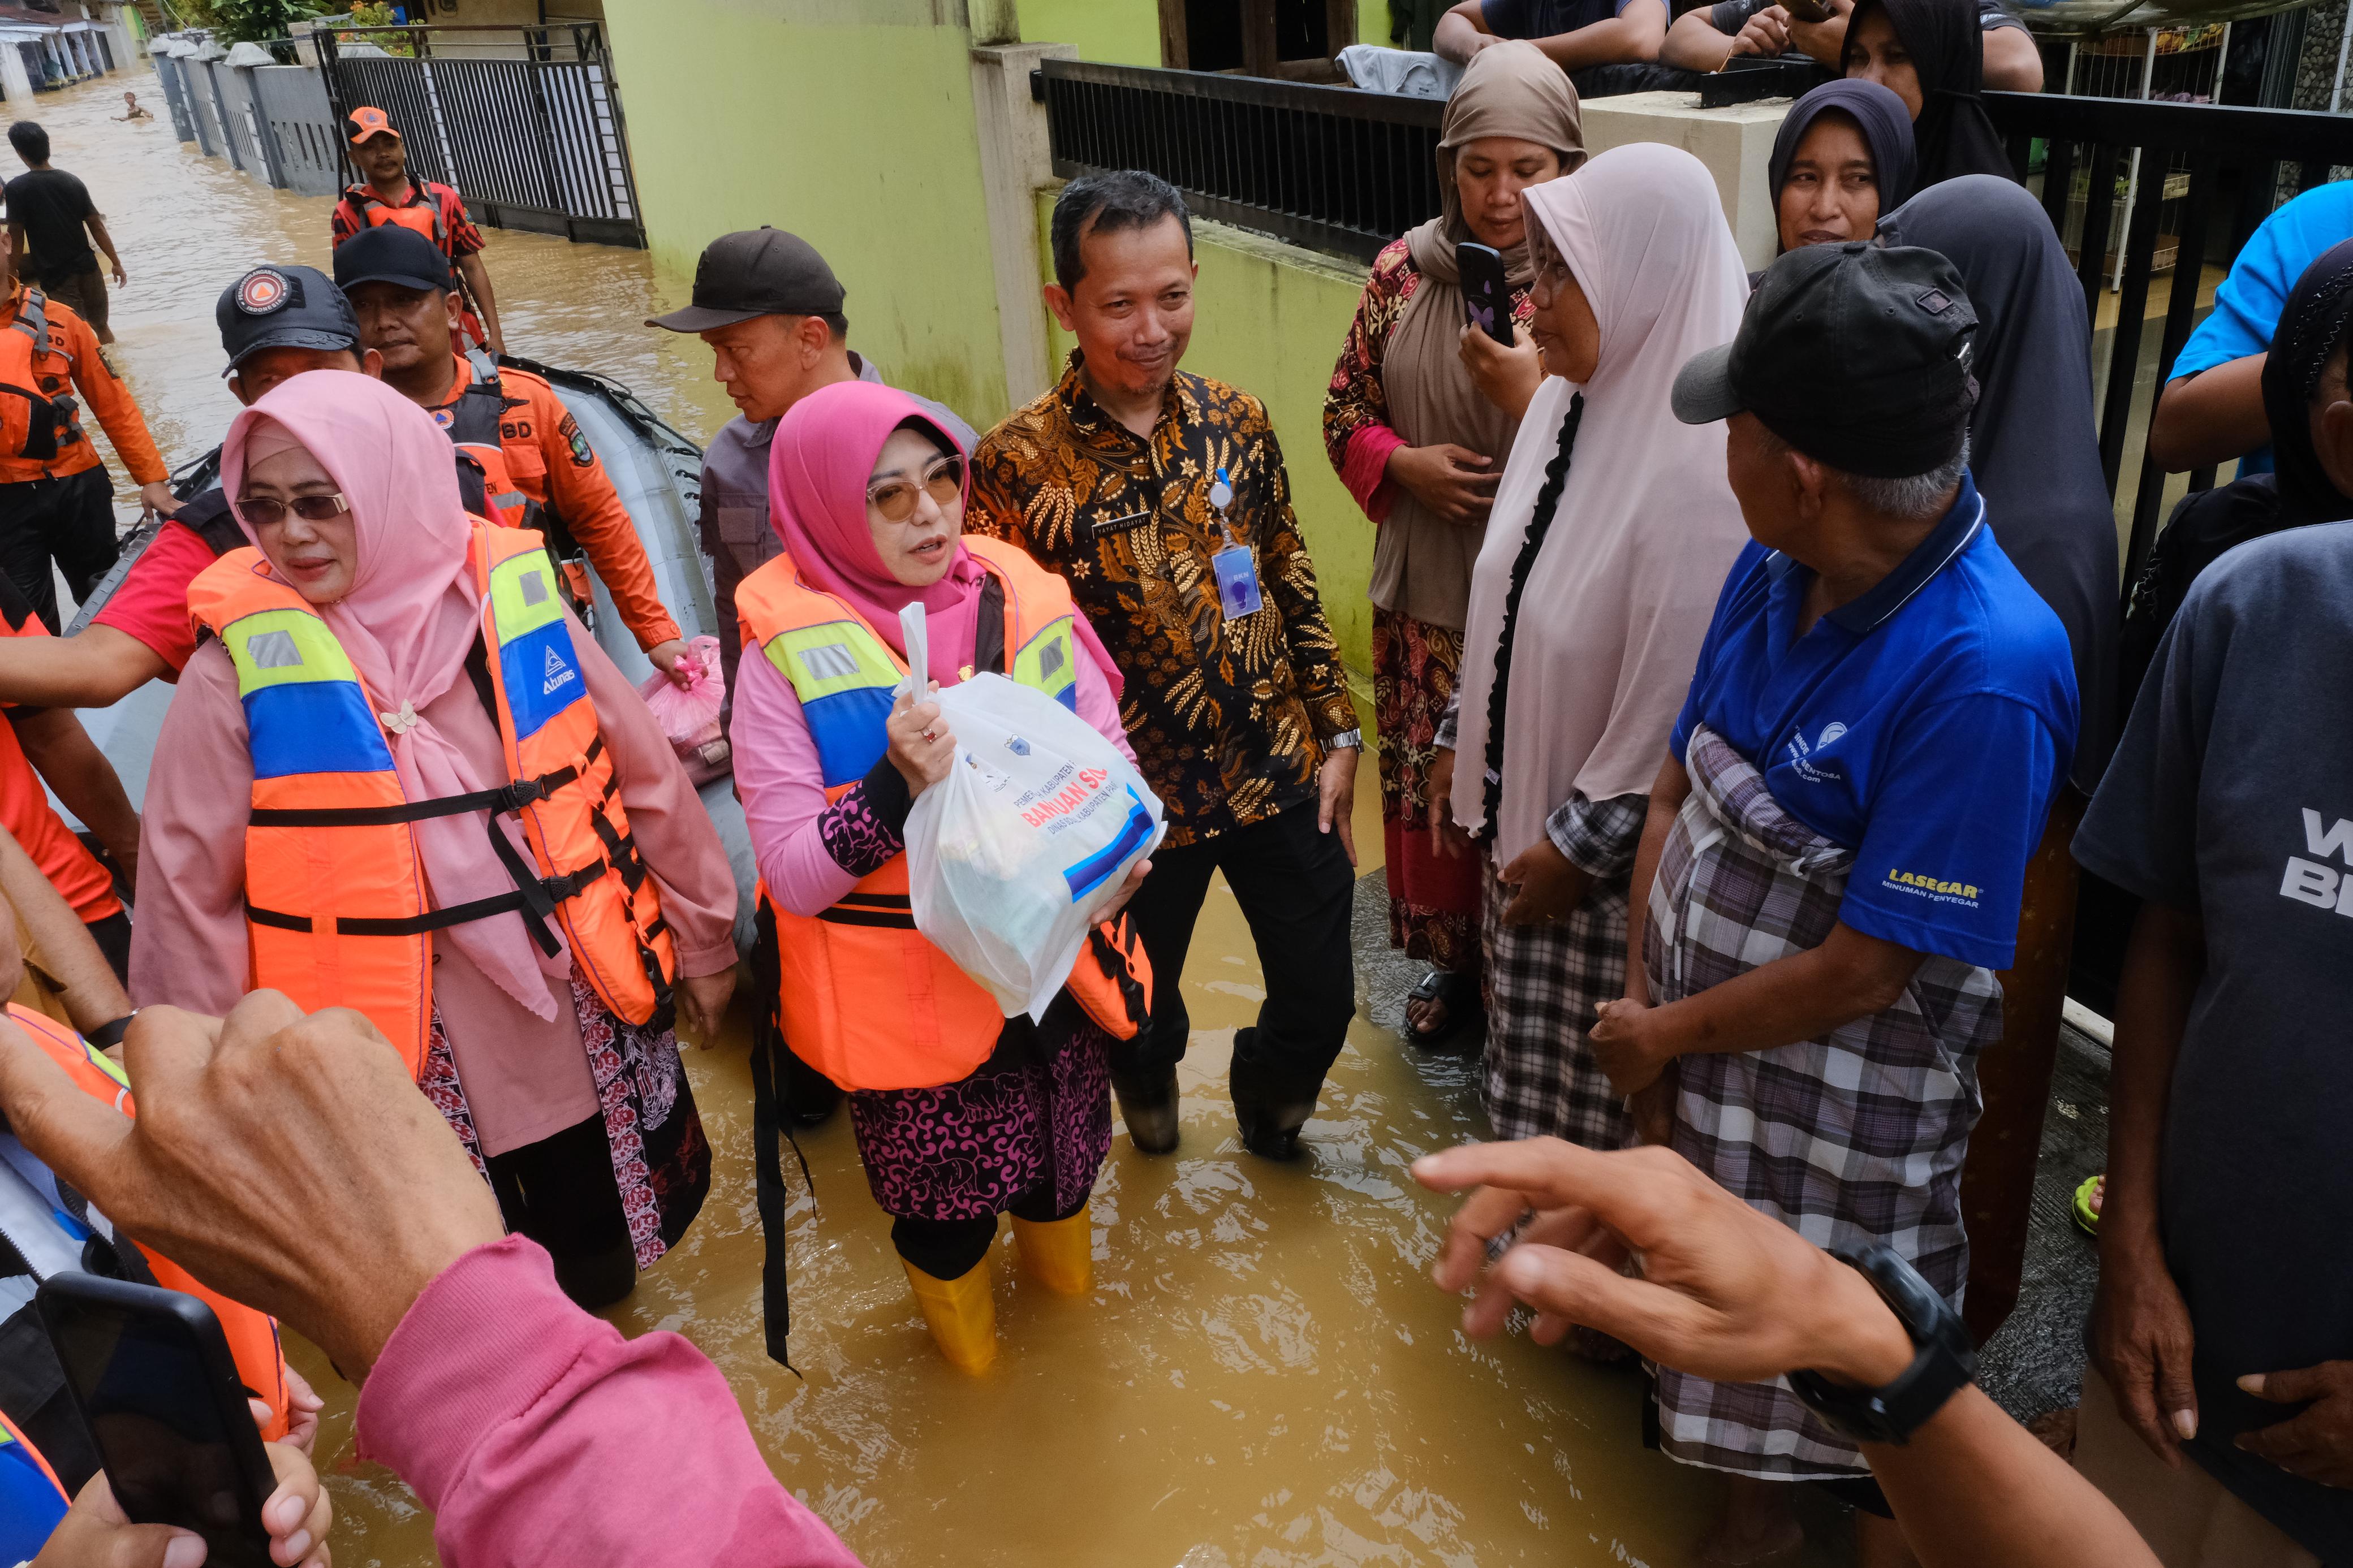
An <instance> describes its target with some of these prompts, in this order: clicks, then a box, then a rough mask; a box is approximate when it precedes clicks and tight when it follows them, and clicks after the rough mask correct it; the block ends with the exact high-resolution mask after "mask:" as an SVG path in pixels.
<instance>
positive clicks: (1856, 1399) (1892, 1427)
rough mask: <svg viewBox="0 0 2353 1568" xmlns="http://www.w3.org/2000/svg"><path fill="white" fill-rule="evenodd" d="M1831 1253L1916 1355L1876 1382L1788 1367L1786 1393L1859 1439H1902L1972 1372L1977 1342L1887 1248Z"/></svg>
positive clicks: (1975, 1370)
mask: <svg viewBox="0 0 2353 1568" xmlns="http://www.w3.org/2000/svg"><path fill="white" fill-rule="evenodd" d="M1831 1257H1832V1258H1837V1259H1838V1260H1839V1261H1840V1262H1841V1263H1843V1264H1845V1265H1847V1266H1848V1267H1849V1268H1853V1269H1854V1270H1856V1271H1857V1272H1858V1273H1860V1274H1861V1275H1862V1277H1863V1278H1864V1279H1868V1280H1870V1281H1871V1285H1872V1289H1874V1290H1877V1291H1878V1292H1879V1299H1880V1300H1883V1301H1884V1302H1886V1303H1887V1308H1888V1310H1890V1311H1892V1312H1894V1314H1895V1321H1897V1322H1899V1323H1902V1324H1903V1325H1904V1331H1905V1333H1907V1334H1909V1335H1911V1336H1912V1343H1913V1344H1914V1345H1915V1346H1916V1347H1917V1349H1918V1353H1917V1354H1915V1355H1914V1356H1913V1358H1912V1364H1911V1365H1910V1366H1907V1367H1905V1369H1904V1371H1903V1372H1902V1373H1900V1374H1899V1375H1898V1376H1897V1377H1896V1379H1895V1381H1894V1382H1893V1383H1890V1384H1886V1385H1885V1386H1883V1387H1880V1388H1847V1387H1842V1386H1841V1385H1840V1384H1834V1383H1832V1382H1831V1381H1830V1380H1829V1379H1828V1378H1826V1377H1824V1376H1822V1375H1821V1373H1816V1372H1793V1373H1789V1391H1790V1392H1791V1393H1792V1394H1796V1395H1797V1396H1798V1398H1799V1401H1800V1402H1801V1403H1802V1404H1803V1405H1805V1407H1806V1408H1807V1409H1809V1410H1810V1411H1812V1412H1813V1413H1814V1414H1815V1415H1819V1416H1820V1417H1821V1418H1822V1419H1823V1420H1825V1421H1827V1422H1829V1423H1830V1424H1831V1426H1835V1427H1837V1428H1838V1429H1839V1430H1840V1431H1841V1432H1843V1433H1845V1434H1846V1435H1847V1436H1850V1437H1852V1438H1853V1439H1854V1440H1855V1441H1856V1442H1858V1443H1895V1444H1901V1443H1904V1442H1905V1441H1906V1440H1907V1439H1909V1438H1910V1437H1911V1436H1912V1434H1913V1433H1915V1432H1917V1431H1918V1430H1919V1429H1920V1428H1921V1426H1923V1425H1924V1424H1926V1421H1927V1420H1928V1418H1929V1417H1930V1416H1932V1415H1936V1412H1937V1411H1939V1410H1941V1409H1943V1408H1944V1407H1945V1401H1947V1399H1950V1398H1951V1397H1952V1396H1953V1394H1955V1393H1956V1392H1957V1391H1958V1390H1959V1389H1961V1388H1963V1387H1964V1386H1966V1385H1967V1384H1969V1383H1970V1382H1971V1381H1973V1380H1974V1379H1975V1378H1976V1377H1977V1374H1978V1352H1977V1346H1976V1344H1975V1343H1974V1342H1971V1340H1970V1339H1969V1331H1968V1328H1967V1327H1966V1326H1965V1325H1963V1323H1962V1322H1961V1315H1960V1314H1959V1313H1958V1312H1956V1311H1954V1310H1953V1309H1952V1308H1951V1307H1949V1306H1947V1304H1946V1301H1945V1299H1944V1297H1942V1296H1940V1295H1938V1294H1937V1293H1936V1288H1935V1287H1934V1286H1932V1285H1930V1284H1929V1283H1928V1282H1927V1281H1926V1279H1921V1278H1920V1274H1919V1271H1918V1270H1917V1269H1915V1268H1913V1267H1912V1266H1911V1265H1910V1264H1909V1263H1906V1262H1905V1261H1904V1259H1903V1258H1900V1257H1898V1256H1897V1255H1896V1252H1895V1250H1894V1248H1893V1247H1888V1246H1885V1245H1884V1244H1880V1245H1874V1246H1873V1247H1867V1248H1865V1249H1864V1250H1863V1251H1862V1252H1859V1253H1858V1252H1853V1251H1850V1250H1848V1249H1847V1248H1845V1247H1831Z"/></svg>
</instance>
